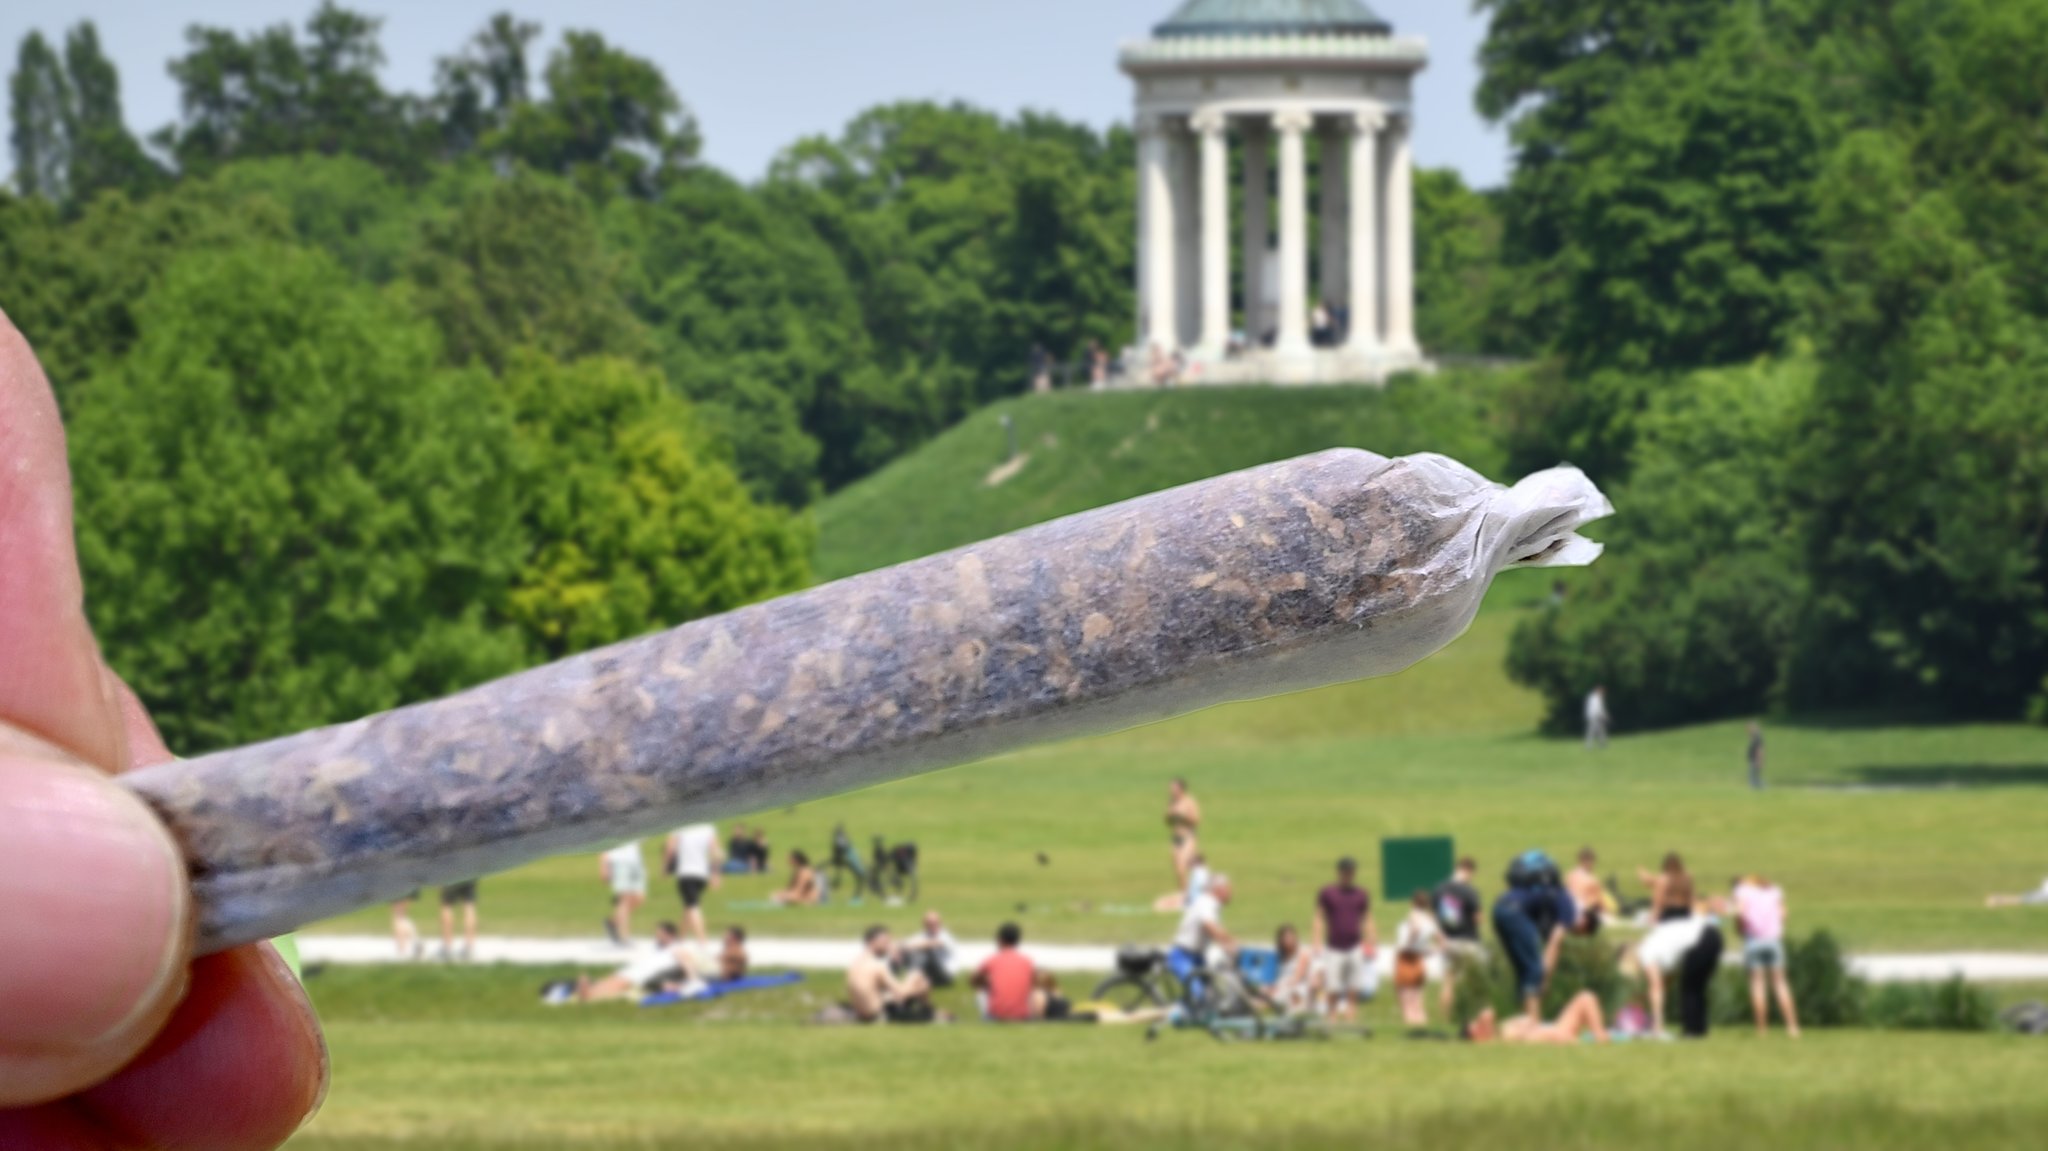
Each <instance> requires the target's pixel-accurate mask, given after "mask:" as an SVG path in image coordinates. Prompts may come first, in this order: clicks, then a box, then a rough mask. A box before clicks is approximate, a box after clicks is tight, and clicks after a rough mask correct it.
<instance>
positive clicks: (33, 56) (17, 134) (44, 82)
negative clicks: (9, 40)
mask: <svg viewBox="0 0 2048 1151" xmlns="http://www.w3.org/2000/svg"><path fill="white" fill-rule="evenodd" d="M8 96H9V103H8V115H9V119H10V123H11V128H12V131H11V132H10V134H9V136H8V142H9V144H10V145H11V146H12V147H13V149H14V184H15V187H16V188H18V189H20V191H21V194H22V195H24V196H41V197H42V198H43V199H45V200H48V201H50V202H51V203H56V204H61V203H63V202H64V201H65V200H66V199H68V198H69V197H70V195H71V183H70V173H71V121H72V111H71V82H70V80H69V79H68V78H67V77H66V76H65V75H64V65H63V63H62V62H61V61H59V60H58V59H57V54H56V53H55V52H53V51H51V50H50V43H49V41H47V40H45V39H43V34H42V33H40V32H30V33H29V34H28V35H27V36H24V37H23V38H22V41H21V50H20V52H19V53H18V54H17V55H16V57H15V65H14V75H13V77H12V78H11V79H10V80H9V81H8Z"/></svg>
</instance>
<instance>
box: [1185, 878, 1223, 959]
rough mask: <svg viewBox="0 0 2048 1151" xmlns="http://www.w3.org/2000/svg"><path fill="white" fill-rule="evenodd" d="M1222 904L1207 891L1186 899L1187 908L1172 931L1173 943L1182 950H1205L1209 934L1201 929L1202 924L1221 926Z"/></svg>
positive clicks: (1197, 951) (1198, 951)
mask: <svg viewBox="0 0 2048 1151" xmlns="http://www.w3.org/2000/svg"><path fill="white" fill-rule="evenodd" d="M1222 923H1223V905H1222V904H1221V903H1218V902H1216V897H1215V896H1213V895H1211V894H1209V893H1208V892H1207V891H1204V892H1202V893H1201V894H1200V895H1197V896H1195V897H1194V898H1193V899H1190V900H1188V906H1187V910H1186V911H1183V912H1181V914H1180V927H1179V928H1177V929H1175V931H1174V933H1173V945H1174V946H1175V947H1178V948H1180V949H1182V950H1183V951H1193V952H1196V953H1200V952H1202V951H1204V950H1207V948H1208V946H1209V936H1208V935H1207V934H1205V933H1204V932H1203V930H1202V926H1203V925H1204V924H1209V925H1212V926H1218V927H1220V926H1222Z"/></svg>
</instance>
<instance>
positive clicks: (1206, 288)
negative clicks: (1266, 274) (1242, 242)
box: [1190, 109, 1230, 359]
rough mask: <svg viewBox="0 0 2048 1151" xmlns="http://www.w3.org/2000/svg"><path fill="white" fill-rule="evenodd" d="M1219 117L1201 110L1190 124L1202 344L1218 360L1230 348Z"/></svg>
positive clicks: (1225, 145) (1224, 143)
mask: <svg viewBox="0 0 2048 1151" xmlns="http://www.w3.org/2000/svg"><path fill="white" fill-rule="evenodd" d="M1224 123H1225V122H1224V118H1223V113H1221V112H1217V111H1214V110H1213V109H1204V110H1203V111H1201V112H1199V113H1197V114H1196V116H1195V118H1194V119H1193V120H1192V121H1190V124H1191V126H1192V127H1193V128H1194V130H1195V132H1196V133H1197V135H1198V136H1199V137H1200V139H1201V141H1202V343H1201V350H1202V352H1203V354H1205V355H1208V356H1211V357H1214V358H1217V359H1220V358H1222V356H1223V351H1224V349H1225V348H1227V347H1229V345H1230V141H1229V139H1228V138H1227V137H1225V136H1224V134H1223V128H1224Z"/></svg>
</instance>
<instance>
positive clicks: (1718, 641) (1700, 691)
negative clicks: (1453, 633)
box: [1508, 360, 1815, 731]
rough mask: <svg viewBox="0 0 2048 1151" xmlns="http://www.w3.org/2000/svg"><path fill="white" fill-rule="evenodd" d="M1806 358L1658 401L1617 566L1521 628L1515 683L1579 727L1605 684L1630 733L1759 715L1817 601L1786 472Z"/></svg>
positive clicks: (1644, 435)
mask: <svg viewBox="0 0 2048 1151" xmlns="http://www.w3.org/2000/svg"><path fill="white" fill-rule="evenodd" d="M1814 375H1815V369H1814V366H1813V365H1812V364H1811V363H1810V362H1807V361H1798V360H1795V361H1790V362H1786V363H1777V364H1774V363H1763V364H1759V365H1756V366H1754V367H1749V368H1732V369H1726V370H1722V371H1711V372H1700V373H1696V374H1695V375H1693V376H1692V377H1690V378H1688V379H1687V380H1686V381H1685V382H1684V384H1683V386H1679V387H1672V388H1666V389H1664V390H1662V391H1660V392H1658V393H1657V394H1656V396H1655V397H1654V398H1653V399H1652V401H1651V404H1650V408H1649V410H1648V411H1647V412H1645V413H1644V415H1643V416H1642V417H1641V419H1640V421H1639V422H1638V423H1637V425H1636V431H1637V435H1638V437H1639V438H1638V440H1637V443H1636V446H1635V454H1634V468H1633V471H1632V473H1631V475H1630V478H1629V480H1628V481H1627V482H1626V483H1625V484H1623V485H1621V486H1620V487H1619V488H1618V489H1616V490H1615V491H1614V492H1613V493H1612V496H1613V499H1614V502H1615V506H1617V507H1620V508H1625V509H1627V514H1626V515H1624V516H1620V517H1617V518H1616V520H1615V521H1614V522H1613V524H1612V525H1611V526H1609V525H1602V527H1601V528H1600V530H1601V532H1602V534H1603V536H1604V538H1605V539H1606V541H1607V543H1608V547H1609V554H1608V555H1607V556H1606V557H1605V558H1603V559H1602V561H1601V562H1600V563H1598V564H1596V565H1594V566H1593V568H1592V569H1590V570H1589V571H1588V572H1586V573H1585V574H1584V575H1583V576H1582V577H1580V578H1577V579H1574V580H1573V581H1572V582H1570V583H1569V584H1568V586H1569V587H1570V588H1571V591H1570V594H1569V595H1568V596H1567V597H1566V598H1565V599H1564V601H1563V602H1562V603H1559V604H1556V605H1553V606H1549V607H1545V608H1543V609H1542V610H1540V611H1539V612H1537V613H1536V614H1533V615H1531V616H1529V617H1527V618H1526V619H1524V620H1523V621H1522V622H1521V623H1520V624H1519V625H1518V626H1517V627H1516V629H1515V636H1514V640H1513V643H1512V645H1511V646H1510V648H1509V652H1508V671H1509V674H1510V675H1512V676H1513V677H1514V679H1515V681H1516V682H1518V683H1522V684H1525V685H1527V686H1529V687H1533V688H1535V689H1537V690H1538V691H1540V692H1542V693H1543V698H1544V701H1545V704H1546V706H1547V715H1548V719H1547V722H1546V726H1548V727H1549V728H1551V729H1552V730H1557V731H1565V730H1572V729H1574V728H1575V727H1576V725H1577V724H1578V722H1579V715H1580V704H1581V701H1582V700H1583V699H1584V697H1585V694H1586V692H1587V691H1588V690H1590V689H1591V688H1592V686H1593V685H1595V684H1605V685H1606V687H1607V697H1608V701H1609V706H1610V707H1611V708H1612V709H1613V710H1614V713H1615V715H1616V716H1618V717H1620V719H1621V721H1622V722H1623V723H1625V724H1628V725H1629V726H1632V727H1651V726H1662V725H1666V724H1673V723H1680V722H1685V721H1689V720H1698V719H1707V718H1718V717H1722V716H1730V715H1741V714H1747V713H1754V712H1756V711H1759V710H1761V709H1762V708H1763V707H1764V705H1765V704H1766V702H1767V701H1768V700H1769V698H1770V696H1771V692H1772V689H1773V687H1774V685H1775V684H1776V683H1777V681H1778V673H1779V664H1780V661H1781V658H1782V654H1783V652H1784V651H1785V650H1786V648H1787V646H1788V645H1789V643H1790V642H1791V639H1792V635H1793V632H1794V630H1795V628H1796V626H1797V624H1798V620H1799V614H1800V608H1801V605H1802V604H1803V603H1804V602H1805V600H1806V592H1805V588H1804V583H1803V577H1802V572H1801V568H1800V563H1799V548H1798V540H1797V536H1796V533H1795V532H1794V530H1793V528H1792V525H1791V522H1790V520H1791V512H1790V507H1791V505H1792V501H1793V499H1794V494H1795V493H1794V491H1793V490H1792V488H1793V477H1792V475H1791V474H1790V467H1789V463H1788V461H1789V460H1791V459H1792V458H1793V457H1794V456H1795V455H1796V453H1797V450H1798V446H1799V442H1800V440H1801V438H1802V436H1803V435H1804V434H1805V429H1804V427H1803V426H1802V425H1803V416H1804V414H1805V411H1806V408H1807V406H1808V403H1809V400H1810V397H1811V395H1812V391H1813V378H1814Z"/></svg>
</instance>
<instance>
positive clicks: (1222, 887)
mask: <svg viewBox="0 0 2048 1151" xmlns="http://www.w3.org/2000/svg"><path fill="white" fill-rule="evenodd" d="M1230 893H1231V888H1230V877H1229V876H1227V875H1222V874H1217V875H1212V876H1210V877H1209V886H1208V888H1207V889H1206V890H1204V891H1203V892H1201V894H1199V895H1196V896H1195V897H1194V898H1192V899H1190V900H1188V905H1187V909H1186V910H1185V911H1183V912H1181V917H1180V927H1179V928H1178V929H1177V930H1176V931H1175V932H1174V933H1173V947H1172V948H1171V949H1170V950H1168V951H1167V953H1166V967H1167V970H1169V971H1171V972H1173V977H1174V978H1175V979H1178V980H1180V985H1181V986H1182V987H1183V988H1185V989H1186V992H1187V1000H1188V1001H1189V1002H1191V1003H1198V1002H1200V1001H1201V999H1202V996H1203V993H1204V990H1205V986H1206V984H1207V982H1208V975H1207V973H1208V970H1209V960H1208V956H1209V949H1210V948H1211V947H1214V948H1216V949H1217V950H1219V951H1221V952H1223V954H1224V955H1225V956H1226V957H1228V958H1229V959H1230V960H1231V961H1232V962H1235V961H1236V959H1237V940H1236V939H1235V938H1233V937H1232V936H1231V934H1230V932H1228V931H1225V930H1224V929H1223V909H1224V908H1225V907H1227V906H1229V904H1230Z"/></svg>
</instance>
